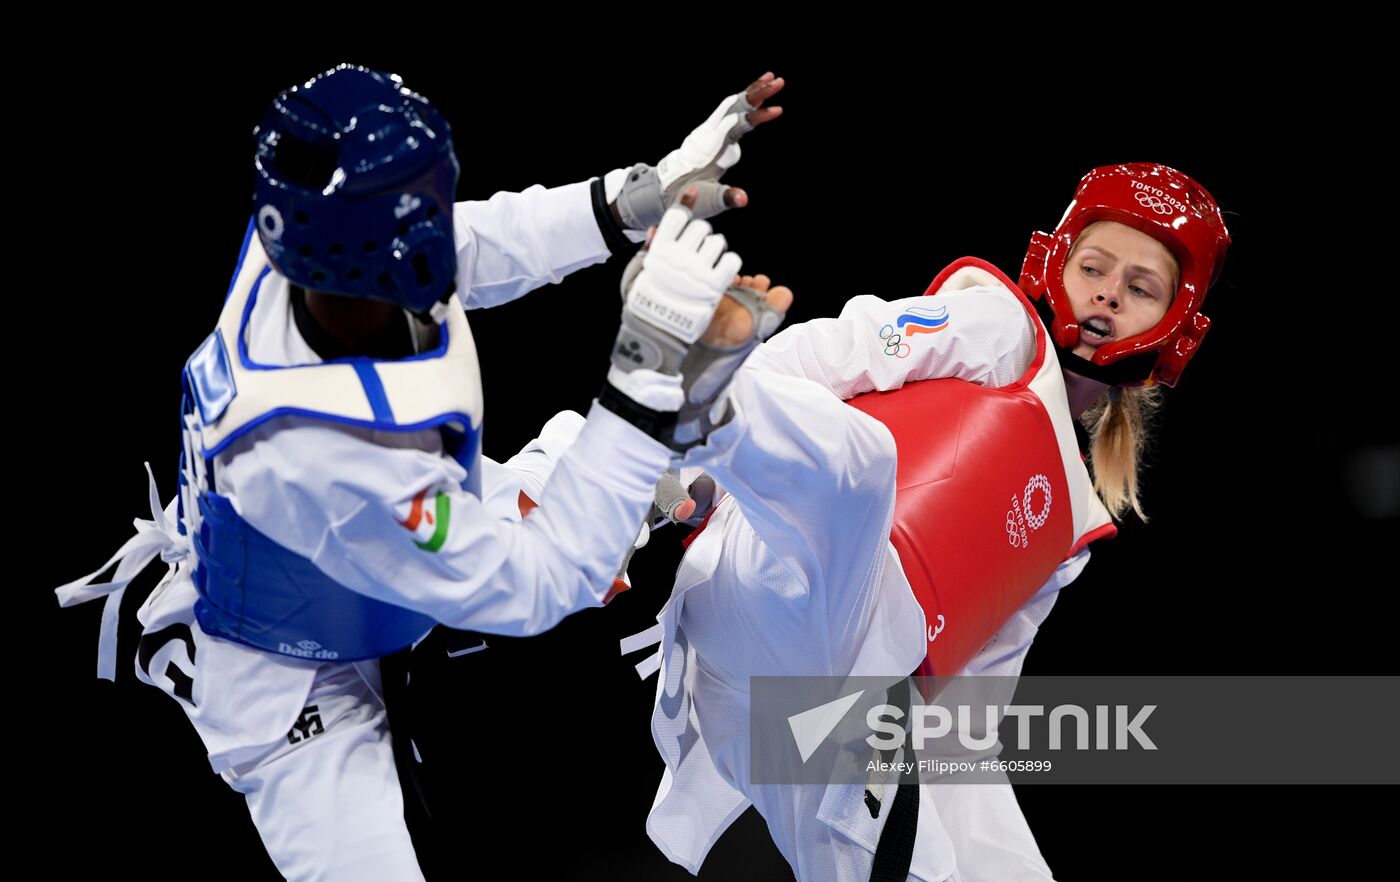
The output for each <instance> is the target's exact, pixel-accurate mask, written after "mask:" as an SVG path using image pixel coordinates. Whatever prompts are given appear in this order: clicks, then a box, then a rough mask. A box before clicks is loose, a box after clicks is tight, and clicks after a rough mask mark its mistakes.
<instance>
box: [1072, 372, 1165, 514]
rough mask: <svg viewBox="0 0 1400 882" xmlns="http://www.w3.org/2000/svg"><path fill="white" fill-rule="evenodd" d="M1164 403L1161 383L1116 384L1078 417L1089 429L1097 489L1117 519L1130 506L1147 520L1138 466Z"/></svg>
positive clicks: (1090, 449)
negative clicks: (1140, 489)
mask: <svg viewBox="0 0 1400 882" xmlns="http://www.w3.org/2000/svg"><path fill="white" fill-rule="evenodd" d="M1161 404H1162V390H1161V387H1159V386H1142V387H1137V388H1133V387H1114V388H1112V389H1110V390H1109V391H1108V393H1107V394H1105V395H1103V396H1102V397H1101V398H1099V400H1098V401H1096V402H1094V404H1093V405H1092V406H1090V407H1089V409H1088V410H1086V411H1084V413H1083V414H1082V415H1081V416H1080V417H1079V422H1080V423H1081V424H1082V425H1083V426H1084V428H1085V430H1086V431H1088V433H1089V469H1090V471H1091V472H1092V473H1093V476H1094V489H1095V490H1096V491H1098V494H1099V498H1100V499H1102V500H1103V504H1104V506H1105V507H1106V508H1107V509H1108V511H1109V514H1111V515H1113V517H1114V519H1121V518H1122V516H1123V515H1124V514H1125V513H1126V512H1127V510H1128V509H1130V508H1131V509H1132V510H1133V512H1134V513H1135V514H1137V516H1138V518H1139V519H1140V520H1142V521H1143V522H1144V523H1146V521H1147V515H1146V514H1144V513H1143V510H1142V505H1141V504H1140V503H1139V502H1138V470H1139V468H1141V458H1142V454H1143V451H1144V449H1145V448H1146V446H1147V440H1148V433H1149V429H1150V428H1151V426H1152V421H1153V417H1154V416H1155V415H1156V412H1157V409H1158V408H1159V407H1161Z"/></svg>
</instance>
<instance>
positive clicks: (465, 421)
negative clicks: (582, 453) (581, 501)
mask: <svg viewBox="0 0 1400 882" xmlns="http://www.w3.org/2000/svg"><path fill="white" fill-rule="evenodd" d="M284 416H304V417H311V418H312V419H315V420H317V421H319V422H325V423H339V424H341V425H343V426H356V427H358V428H362V429H379V430H381V431H388V432H416V431H419V430H421V429H436V428H439V427H441V426H444V425H446V424H447V423H461V424H462V425H464V426H471V425H472V418H471V417H470V416H468V415H467V414H464V413H460V412H457V411H453V412H452V413H445V414H440V415H438V416H435V417H433V418H432V419H428V420H424V421H423V422H421V423H414V424H412V425H406V426H405V425H398V424H395V423H390V424H387V425H385V424H383V423H380V422H379V421H378V420H357V419H352V418H350V417H342V416H336V415H335V414H329V413H323V412H322V411H319V410H308V409H307V408H304V407H278V408H274V409H272V410H269V411H268V412H267V413H265V414H263V415H261V416H259V417H258V418H257V419H254V420H250V421H249V422H247V423H245V424H244V425H242V426H240V427H239V428H238V430H237V431H235V432H233V433H232V434H230V435H229V436H228V437H227V438H225V439H224V440H222V441H220V442H219V443H218V444H216V445H215V446H214V447H212V448H210V449H208V450H205V451H204V458H205V459H212V458H213V457H215V456H218V455H219V454H220V453H223V452H224V450H225V449H226V448H227V447H228V446H229V445H230V444H232V443H233V442H234V441H236V440H238V439H239V438H241V437H243V436H244V435H246V434H247V433H248V432H250V431H251V430H253V429H255V428H257V427H258V426H260V425H262V424H263V423H265V422H267V421H268V420H270V419H275V418H277V417H284ZM472 431H473V432H479V431H481V430H480V429H479V428H476V427H473V429H472Z"/></svg>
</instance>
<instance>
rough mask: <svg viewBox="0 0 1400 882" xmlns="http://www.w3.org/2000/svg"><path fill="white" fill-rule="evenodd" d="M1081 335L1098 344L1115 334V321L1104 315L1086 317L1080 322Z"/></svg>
mask: <svg viewBox="0 0 1400 882" xmlns="http://www.w3.org/2000/svg"><path fill="white" fill-rule="evenodd" d="M1079 329H1080V331H1081V334H1080V336H1081V337H1082V338H1083V339H1084V340H1085V341H1087V342H1089V343H1093V344H1095V345H1098V344H1100V343H1103V342H1104V341H1105V340H1107V339H1108V338H1110V337H1112V336H1113V322H1112V321H1111V320H1110V319H1106V318H1104V317H1102V316H1093V317H1092V318H1086V319H1084V321H1082V322H1080V323H1079Z"/></svg>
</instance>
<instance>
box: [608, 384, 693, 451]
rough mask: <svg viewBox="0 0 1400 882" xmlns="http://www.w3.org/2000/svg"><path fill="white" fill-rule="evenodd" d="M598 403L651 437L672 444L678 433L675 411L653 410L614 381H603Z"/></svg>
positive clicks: (667, 444) (668, 444) (668, 445)
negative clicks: (625, 391) (615, 384)
mask: <svg viewBox="0 0 1400 882" xmlns="http://www.w3.org/2000/svg"><path fill="white" fill-rule="evenodd" d="M598 404H599V405H601V406H602V407H606V408H607V409H608V410H610V411H612V412H613V413H615V414H617V415H618V416H620V417H622V418H623V419H624V420H626V421H627V422H629V423H631V424H632V425H634V426H636V427H637V428H639V429H641V430H642V431H643V432H645V433H647V434H648V435H650V436H651V437H653V438H655V439H656V440H657V441H660V442H661V443H662V444H665V445H666V446H667V447H670V446H671V441H672V440H673V439H674V438H675V435H676V414H675V412H674V411H665V410H652V409H651V408H649V407H643V406H642V405H640V404H638V403H637V402H635V401H633V400H632V399H630V398H628V397H627V396H626V395H624V394H622V392H620V391H619V390H618V388H617V387H616V386H614V385H613V384H612V383H607V382H605V383H603V391H602V392H599V393H598Z"/></svg>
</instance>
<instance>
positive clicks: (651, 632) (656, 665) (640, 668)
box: [619, 622, 662, 680]
mask: <svg viewBox="0 0 1400 882" xmlns="http://www.w3.org/2000/svg"><path fill="white" fill-rule="evenodd" d="M661 637H662V633H661V624H660V623H659V622H658V623H657V624H655V625H652V626H651V627H650V628H647V629H646V630H645V631H642V632H640V633H638V634H633V635H632V636H630V637H623V638H622V640H621V641H619V643H620V645H621V649H622V655H631V654H632V653H634V652H637V651H638V650H641V649H649V648H650V647H653V646H656V645H658V644H660V643H661ZM636 669H637V676H638V677H641V678H642V679H643V680H645V679H646V678H647V677H650V676H651V675H652V674H654V673H656V672H657V671H658V670H660V669H661V650H659V649H658V650H657V651H656V652H653V653H652V654H651V655H649V656H647V657H646V658H644V659H642V660H641V661H640V662H638V663H637V665H636Z"/></svg>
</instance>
